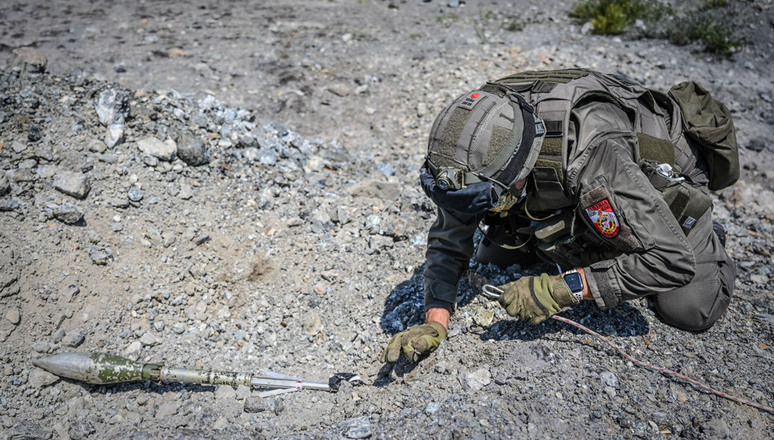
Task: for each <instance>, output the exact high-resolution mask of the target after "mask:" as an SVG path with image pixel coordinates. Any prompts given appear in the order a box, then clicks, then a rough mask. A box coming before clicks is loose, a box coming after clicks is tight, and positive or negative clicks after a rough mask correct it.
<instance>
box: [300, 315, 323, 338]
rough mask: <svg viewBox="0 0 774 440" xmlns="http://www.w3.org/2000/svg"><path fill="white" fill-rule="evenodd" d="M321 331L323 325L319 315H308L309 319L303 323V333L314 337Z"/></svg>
mask: <svg viewBox="0 0 774 440" xmlns="http://www.w3.org/2000/svg"><path fill="white" fill-rule="evenodd" d="M322 329H323V323H322V319H321V318H320V315H319V314H318V313H316V312H315V313H312V314H311V315H309V317H308V318H307V319H306V322H305V323H304V331H305V332H306V334H307V335H311V336H314V335H316V334H318V333H320V331H322Z"/></svg>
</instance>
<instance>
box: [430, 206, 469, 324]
mask: <svg viewBox="0 0 774 440" xmlns="http://www.w3.org/2000/svg"><path fill="white" fill-rule="evenodd" d="M479 220H480V218H479V217H478V216H475V215H469V214H462V213H458V212H451V211H447V210H445V209H443V208H438V217H437V218H436V221H435V223H433V226H431V227H430V231H429V233H428V236H427V253H426V254H425V255H426V259H427V266H426V267H425V272H424V289H425V311H426V312H429V311H431V310H433V309H442V310H444V311H445V312H446V314H443V313H441V312H439V311H438V310H435V311H434V312H433V313H432V314H429V315H426V318H427V319H429V318H428V317H429V316H432V317H435V318H437V319H433V320H435V321H437V322H441V323H442V324H444V326H446V324H447V323H448V317H449V315H451V312H453V311H454V307H455V305H456V301H457V283H458V282H459V280H460V277H461V276H462V274H463V273H464V272H465V271H466V270H467V268H468V265H469V263H470V258H471V257H472V256H473V234H474V233H475V232H476V227H477V226H478V222H479ZM444 315H445V316H446V318H445V321H446V322H442V321H440V320H442V319H444V318H443V316H444ZM427 322H430V320H428V321H427Z"/></svg>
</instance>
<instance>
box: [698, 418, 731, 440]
mask: <svg viewBox="0 0 774 440" xmlns="http://www.w3.org/2000/svg"><path fill="white" fill-rule="evenodd" d="M703 428H704V429H703V431H704V433H705V434H706V435H707V438H729V437H730V434H731V431H730V430H729V429H728V424H727V423H726V422H725V420H723V419H711V420H709V421H708V422H707V423H705V424H704V426H703Z"/></svg>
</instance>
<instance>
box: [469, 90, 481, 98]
mask: <svg viewBox="0 0 774 440" xmlns="http://www.w3.org/2000/svg"><path fill="white" fill-rule="evenodd" d="M479 96H481V94H480V93H478V92H476V93H474V94H472V95H470V97H471V98H473V99H478V97H479Z"/></svg>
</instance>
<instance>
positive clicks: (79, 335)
mask: <svg viewBox="0 0 774 440" xmlns="http://www.w3.org/2000/svg"><path fill="white" fill-rule="evenodd" d="M85 340H86V334H85V333H83V330H81V329H75V330H70V331H69V332H67V334H66V335H65V337H64V338H63V339H62V343H63V344H64V345H66V346H68V347H73V348H76V347H78V346H80V345H81V344H83V341H85Z"/></svg>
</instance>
